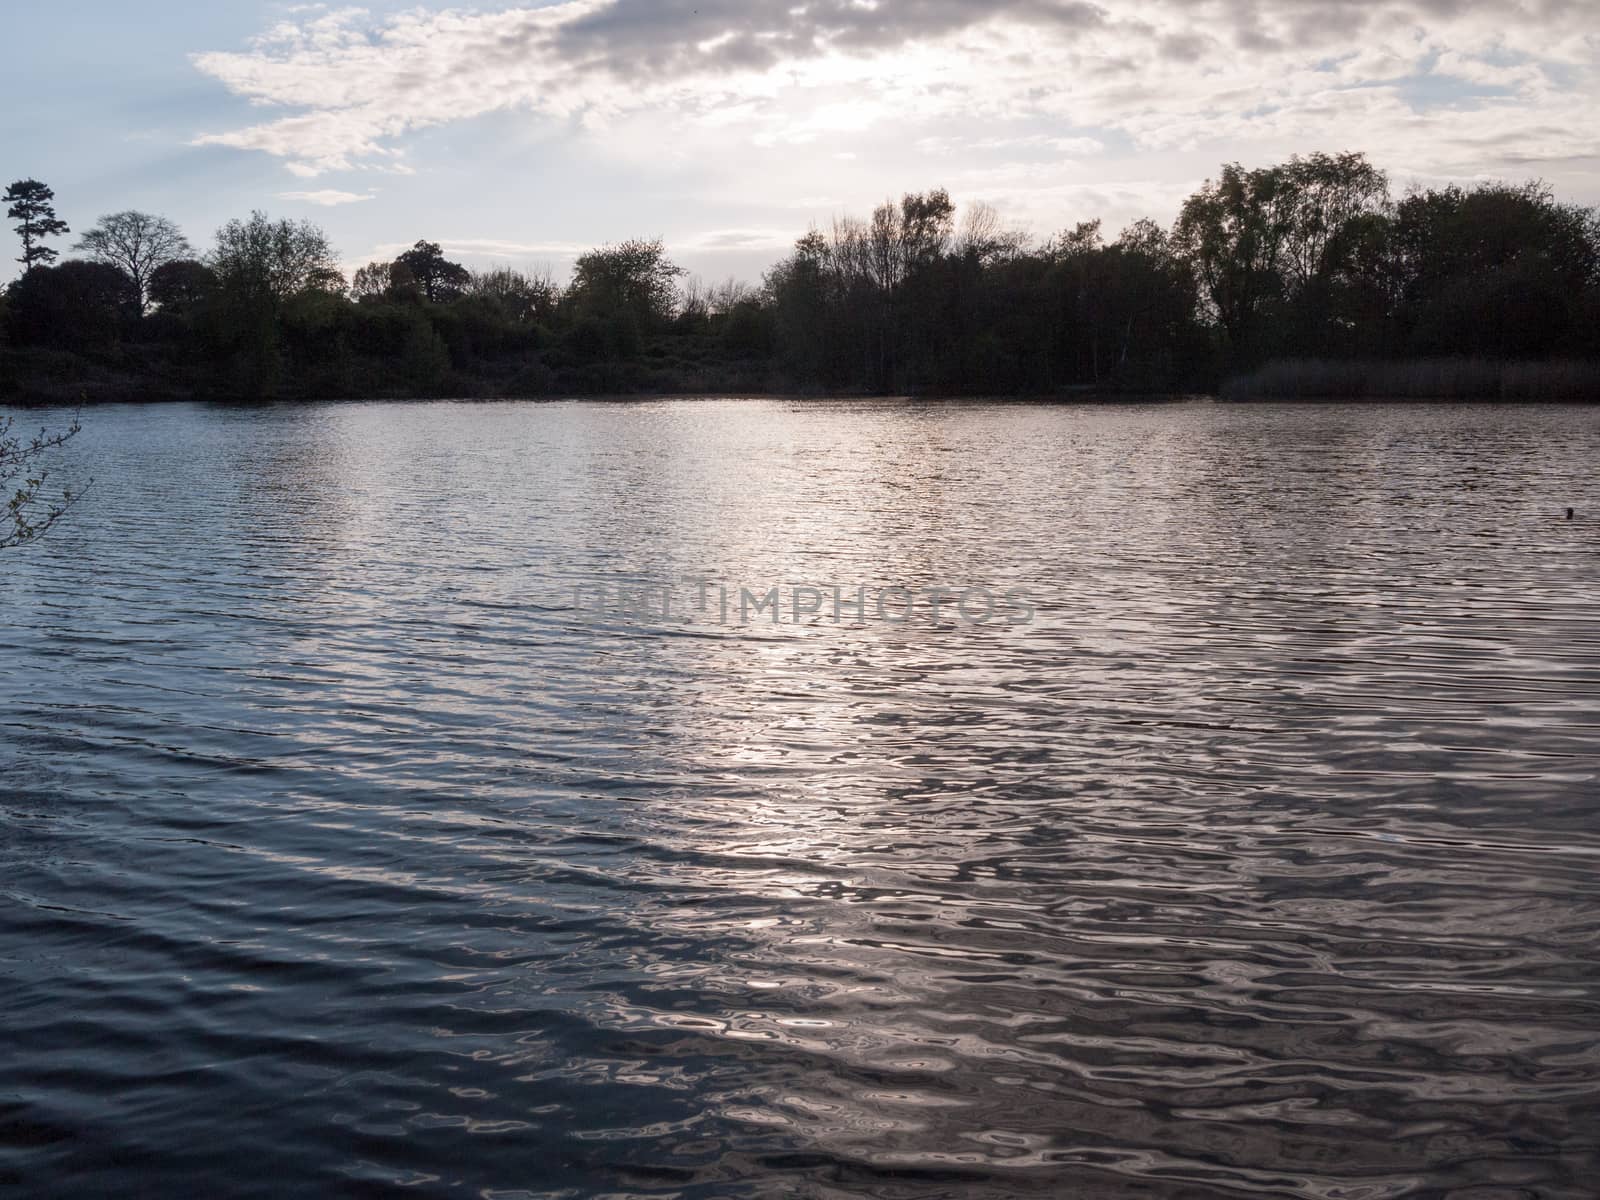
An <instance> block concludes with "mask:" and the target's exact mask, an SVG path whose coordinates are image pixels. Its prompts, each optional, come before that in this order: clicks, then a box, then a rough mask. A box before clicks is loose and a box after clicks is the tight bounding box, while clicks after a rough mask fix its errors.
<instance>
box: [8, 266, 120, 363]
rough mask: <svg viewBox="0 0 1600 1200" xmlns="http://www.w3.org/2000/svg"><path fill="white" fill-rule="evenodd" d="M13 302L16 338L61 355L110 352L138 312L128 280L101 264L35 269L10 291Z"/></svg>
mask: <svg viewBox="0 0 1600 1200" xmlns="http://www.w3.org/2000/svg"><path fill="white" fill-rule="evenodd" d="M9 299H10V305H9V309H10V314H9V322H10V329H11V336H12V338H13V339H14V340H15V341H16V342H17V343H18V344H20V345H26V346H49V347H53V348H55V349H59V350H94V349H100V348H104V347H108V346H111V345H113V344H114V343H115V342H116V341H117V340H118V339H119V337H120V335H121V333H122V327H123V325H124V323H125V322H127V321H129V320H131V319H132V318H133V316H134V315H135V314H136V313H137V311H138V307H137V306H138V299H137V294H136V293H135V292H134V290H133V283H132V282H131V281H130V280H129V279H128V277H127V276H126V275H124V274H123V273H122V272H121V271H119V270H117V268H115V267H113V266H110V265H109V264H106V263H96V262H80V261H68V262H64V263H62V264H61V265H60V266H58V267H35V268H34V269H33V270H32V271H29V272H28V273H27V274H26V275H24V276H23V277H22V278H21V279H19V280H17V281H16V282H15V283H13V284H12V285H11V290H10V294H9Z"/></svg>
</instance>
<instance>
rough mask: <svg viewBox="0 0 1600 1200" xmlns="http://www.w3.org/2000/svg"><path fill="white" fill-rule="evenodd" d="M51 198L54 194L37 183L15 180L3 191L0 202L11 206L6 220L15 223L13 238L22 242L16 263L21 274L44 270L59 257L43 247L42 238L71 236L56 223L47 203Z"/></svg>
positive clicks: (35, 180) (65, 227) (60, 224)
mask: <svg viewBox="0 0 1600 1200" xmlns="http://www.w3.org/2000/svg"><path fill="white" fill-rule="evenodd" d="M55 198H56V194H55V193H54V192H53V191H51V190H50V189H49V188H48V187H46V186H45V185H44V184H42V183H40V182H39V181H38V180H37V179H19V180H17V182H16V183H13V184H12V185H11V186H10V187H9V188H7V189H6V194H5V196H4V197H3V199H4V202H5V203H7V204H9V205H10V206H11V207H10V208H8V209H7V210H6V216H8V217H10V218H11V219H12V220H13V221H16V222H17V226H16V230H17V235H18V236H19V237H21V238H22V257H21V258H19V259H17V261H18V262H19V263H21V264H22V269H23V271H25V272H26V271H31V270H33V268H34V267H47V266H49V265H50V264H51V263H53V262H55V260H56V259H57V257H59V256H58V255H57V253H56V251H54V250H52V249H51V248H50V247H48V246H46V245H44V244H43V242H44V239H45V238H51V237H60V236H61V235H62V234H64V233H70V232H72V231H71V230H69V229H68V228H67V223H66V222H65V221H60V220H57V219H56V210H55V206H54V205H53V204H52V203H51V202H52V201H53V200H55Z"/></svg>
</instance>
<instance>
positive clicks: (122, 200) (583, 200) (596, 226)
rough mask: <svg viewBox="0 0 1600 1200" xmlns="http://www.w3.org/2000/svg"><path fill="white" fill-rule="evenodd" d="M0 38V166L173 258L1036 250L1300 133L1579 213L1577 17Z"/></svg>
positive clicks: (541, 11)
mask: <svg viewBox="0 0 1600 1200" xmlns="http://www.w3.org/2000/svg"><path fill="white" fill-rule="evenodd" d="M6 24H7V32H6V38H5V46H4V48H3V49H0V96H3V99H4V109H3V115H0V122H3V124H4V128H5V136H4V139H3V141H0V146H3V154H4V160H5V161H4V163H3V164H0V172H5V173H8V174H6V176H5V178H6V180H10V179H14V178H21V177H25V176H34V177H37V178H40V179H43V180H45V181H46V182H48V183H50V184H51V185H52V186H53V187H54V188H55V189H56V193H57V199H58V208H59V210H60V213H61V215H62V216H63V217H64V218H65V219H66V220H68V221H69V222H70V223H71V224H72V225H73V227H74V229H81V228H84V227H86V226H87V225H88V224H89V223H91V222H92V221H93V219H94V218H95V217H96V216H97V215H99V214H100V213H103V212H107V211H113V210H116V209H120V208H141V209H146V210H149V211H154V212H160V213H164V214H166V215H169V216H171V217H173V218H174V219H176V220H178V221H179V222H180V223H181V224H182V225H183V226H184V227H185V229H186V230H187V231H188V232H189V234H190V236H191V238H193V239H194V240H195V241H196V242H197V243H198V244H200V245H202V246H204V244H205V243H206V242H207V241H208V240H209V232H210V231H211V230H213V229H214V228H215V227H216V226H217V225H218V224H219V223H221V222H222V221H223V220H225V219H227V218H229V217H231V216H236V215H243V214H245V213H248V212H249V211H250V209H252V208H263V209H265V210H267V211H268V212H270V213H272V214H273V215H288V216H296V217H299V216H307V217H311V218H314V219H316V220H317V221H319V222H321V223H322V224H323V225H324V226H325V227H326V228H327V229H328V231H329V232H330V234H331V235H332V236H333V239H334V241H335V244H336V245H337V247H338V248H339V250H340V252H341V255H342V256H343V257H344V258H345V259H346V260H347V261H348V262H350V263H359V262H364V261H367V260H368V259H370V258H377V257H391V256H392V255H393V254H394V253H395V252H396V251H397V250H398V249H400V248H402V247H404V246H406V245H409V244H410V243H411V242H414V241H415V240H417V239H418V238H421V237H426V238H428V239H430V240H434V241H439V242H442V243H444V245H445V246H446V247H447V249H449V250H450V251H452V252H453V253H454V254H455V256H457V257H459V258H461V259H463V260H464V261H467V262H470V263H472V264H474V265H482V264H487V263H489V262H504V263H510V264H513V265H524V266H531V265H537V264H548V265H551V266H553V267H554V268H555V269H556V270H557V271H558V273H561V272H564V270H565V268H566V266H567V265H568V264H569V263H570V261H571V258H572V256H573V254H574V253H576V252H578V251H580V250H582V249H584V248H587V247H589V246H592V245H596V244H599V243H601V242H605V241H608V240H616V239H620V238H623V237H628V236H633V235H644V236H654V235H661V236H663V237H665V238H666V239H667V242H668V244H669V245H670V246H671V247H672V249H673V251H674V254H675V256H676V257H677V258H678V259H679V261H681V262H683V263H685V264H686V265H688V266H689V267H691V268H692V269H693V270H695V271H696V272H698V273H700V274H702V275H704V276H706V277H707V278H708V279H711V278H721V277H724V276H727V275H730V274H732V275H738V276H741V277H744V278H755V277H757V276H759V273H760V271H761V269H762V268H763V266H765V265H766V264H767V263H769V262H771V261H772V260H773V259H774V258H775V257H777V256H778V255H780V254H781V253H782V252H783V250H784V248H785V247H786V246H787V245H788V244H790V243H792V241H793V239H794V238H795V237H796V236H797V235H798V234H800V233H802V232H804V231H805V229H806V228H807V227H808V226H809V225H810V224H812V223H813V222H816V223H826V222H827V221H828V219H829V218H830V217H831V216H833V215H834V214H836V213H840V212H864V211H865V210H866V209H868V208H870V206H871V205H872V204H873V203H875V202H876V201H878V200H881V199H883V198H884V197H886V196H888V195H890V194H895V193H899V192H902V191H906V190H922V189H925V188H929V187H935V186H944V187H947V188H949V189H950V191H951V192H952V194H953V195H954V196H955V197H956V199H957V200H958V201H975V200H982V201H986V202H988V203H991V204H993V205H995V206H996V207H997V208H998V209H1000V211H1001V213H1002V215H1003V216H1004V217H1005V218H1006V219H1007V220H1008V221H1009V222H1011V223H1013V224H1015V225H1018V226H1023V227H1026V228H1028V229H1030V230H1032V231H1034V232H1035V233H1037V234H1040V235H1047V234H1048V233H1050V232H1051V231H1053V230H1056V229H1060V228H1064V227H1067V226H1070V225H1071V224H1073V223H1074V222H1076V221H1079V220H1084V219H1088V218H1090V217H1095V216H1101V217H1104V218H1106V220H1107V224H1108V226H1109V227H1111V228H1116V227H1119V226H1120V225H1122V224H1124V223H1126V222H1127V221H1129V220H1132V219H1134V218H1136V217H1139V216H1143V215H1148V216H1153V217H1156V218H1157V219H1159V220H1161V221H1163V222H1166V221H1168V220H1170V219H1171V218H1172V216H1173V215H1174V214H1175V212H1176V209H1177V205H1178V203H1179V201H1180V200H1181V198H1182V197H1183V196H1184V195H1185V194H1186V193H1187V192H1188V191H1189V190H1191V189H1192V188H1193V187H1194V186H1195V185H1196V184H1198V183H1199V182H1201V181H1202V180H1203V179H1205V178H1206V176H1207V175H1209V174H1211V173H1213V172H1214V171H1215V169H1216V167H1217V165H1218V164H1219V163H1222V162H1224V161H1232V160H1238V161H1241V162H1244V163H1245V164H1247V165H1258V164H1263V163H1267V162H1273V161H1278V160H1280V159H1282V158H1286V157H1287V156H1288V155H1289V154H1291V153H1294V152H1296V151H1309V150H1317V149H1323V150H1330V151H1334V150H1345V149H1360V150H1366V151H1367V152H1369V153H1370V154H1371V155H1372V157H1373V158H1374V159H1375V160H1376V161H1377V162H1378V163H1379V164H1380V165H1382V166H1384V167H1386V168H1387V169H1389V170H1390V171H1391V173H1392V174H1393V176H1394V178H1395V180H1396V183H1397V186H1398V187H1404V186H1405V185H1406V184H1407V183H1409V182H1412V181H1420V182H1426V183H1434V182H1438V181H1442V180H1472V179H1477V178H1482V177H1489V176H1500V177H1511V178H1516V179H1524V178H1529V177H1533V176H1538V177H1542V178H1544V179H1546V180H1548V181H1549V182H1550V183H1551V184H1552V185H1554V186H1555V188H1556V189H1557V191H1558V192H1559V193H1561V194H1562V195H1563V196H1564V197H1566V198H1570V199H1575V200H1581V201H1583V202H1585V203H1597V202H1600V119H1597V114H1600V13H1597V11H1596V9H1595V4H1594V0H1515V2H1513V0H1505V2H1497V3H1474V2H1472V0H1320V2H1318V0H565V2H554V3H543V4H539V3H522V4H498V5H486V6H481V7H457V6H452V5H447V4H442V3H421V4H419V3H416V2H415V0H409V2H407V3H388V2H386V0H374V2H372V3H369V4H367V5H366V6H365V7H362V8H350V7H341V6H337V5H320V4H289V3H262V2H258V0H230V2H228V3H226V4H218V3H216V2H215V0H207V2H205V3H201V2H199V0H158V2H157V3H154V4H132V3H129V2H128V0H55V2H53V3H50V4H29V5H25V6H23V5H18V6H15V10H14V11H11V12H8V14H7V18H6ZM14 253H15V251H11V252H9V253H8V254H7V255H6V257H7V258H10V257H12V256H14Z"/></svg>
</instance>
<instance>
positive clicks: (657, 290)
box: [0, 154, 1600, 397]
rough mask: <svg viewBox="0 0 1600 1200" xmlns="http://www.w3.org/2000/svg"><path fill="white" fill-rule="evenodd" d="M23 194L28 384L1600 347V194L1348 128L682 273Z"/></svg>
mask: <svg viewBox="0 0 1600 1200" xmlns="http://www.w3.org/2000/svg"><path fill="white" fill-rule="evenodd" d="M5 201H6V202H7V203H8V204H9V205H10V208H9V209H8V212H9V215H10V216H11V218H12V219H13V220H15V221H17V222H18V224H17V226H16V228H17V231H18V234H19V236H20V238H21V240H22V244H23V256H22V259H21V260H20V261H21V262H22V264H23V268H24V270H23V274H22V276H21V278H19V279H18V280H17V281H16V282H14V283H13V284H12V285H11V286H10V288H9V289H8V290H7V291H6V294H5V296H4V298H3V301H0V306H3V311H0V330H3V337H4V343H3V347H0V388H4V389H5V390H6V391H7V392H8V393H11V394H17V393H22V394H35V395H41V396H48V395H52V394H56V395H63V396H64V395H67V394H76V393H77V392H81V391H85V390H87V391H90V392H91V393H94V394H100V395H135V396H141V395H144V396H184V395H194V396H226V397H270V396H303V397H356V396H430V395H445V394H449V395H467V396H470V395H503V396H542V395H552V394H573V393H587V394H593V393H616V392H685V391H687V392H695V391H710V392H761V391H832V392H863V393H901V392H914V393H944V394H1000V393H1006V394H1037V395H1051V394H1059V393H1064V392H1068V391H1073V390H1079V389H1100V390H1122V391H1173V390H1191V389H1211V388H1215V387H1217V386H1219V385H1220V384H1221V383H1222V382H1223V381H1224V380H1226V379H1229V378H1230V377H1238V376H1248V377H1250V378H1255V379H1262V380H1270V379H1274V378H1289V377H1291V376H1292V377H1293V378H1294V379H1295V380H1296V381H1297V386H1300V387H1301V390H1305V387H1304V383H1305V379H1306V377H1307V371H1306V370H1305V369H1303V368H1302V369H1298V372H1288V373H1285V371H1284V370H1282V369H1281V364H1282V363H1283V362H1284V361H1285V360H1315V361H1316V362H1317V364H1319V365H1318V367H1317V370H1318V371H1320V372H1323V373H1324V374H1325V375H1326V376H1327V377H1328V378H1331V379H1335V380H1340V381H1343V380H1345V379H1346V378H1347V377H1348V378H1349V379H1355V378H1356V376H1357V375H1359V374H1360V371H1359V370H1358V369H1357V368H1356V367H1355V365H1354V364H1358V363H1372V362H1379V363H1385V362H1386V363H1390V364H1393V363H1399V362H1402V361H1410V360H1429V361H1441V360H1448V359H1459V360H1474V361H1479V362H1485V361H1487V362H1503V363H1508V364H1512V363H1527V362H1530V361H1546V362H1548V361H1551V360H1596V359H1600V218H1597V214H1596V212H1595V211H1594V210H1592V209H1587V208H1584V207H1581V206H1578V205H1573V204H1567V203H1563V202H1561V201H1559V200H1557V199H1556V198H1555V197H1554V196H1553V195H1552V194H1551V193H1550V191H1549V190H1548V189H1547V188H1546V187H1544V186H1543V185H1541V184H1538V183H1528V184H1522V185H1507V184H1501V183H1489V184H1482V185H1480V186H1478V187H1476V188H1472V189H1463V188H1459V187H1449V188H1442V189H1434V190H1427V191H1414V192H1412V193H1409V194H1407V195H1404V196H1402V197H1399V198H1396V197H1395V196H1394V195H1393V193H1392V190H1391V187H1390V184H1389V181H1388V179H1387V178H1386V177H1385V175H1384V174H1383V172H1381V171H1379V170H1378V169H1376V168H1375V167H1374V166H1372V164H1371V163H1369V162H1368V161H1367V160H1366V159H1365V158H1364V157H1363V156H1361V155H1358V154H1345V155H1336V156H1332V155H1323V154H1316V155H1311V156H1309V157H1306V158H1295V159H1292V160H1290V161H1289V162H1288V163H1284V164H1281V165H1278V166H1274V167H1268V168H1264V169H1260V170H1245V169H1243V168H1241V167H1239V166H1237V165H1230V166H1227V167H1225V168H1224V169H1223V170H1222V172H1221V174H1220V176H1219V177H1218V178H1217V179H1215V180H1212V181H1209V182H1207V183H1206V185H1205V186H1204V187H1203V188H1201V189H1200V190H1199V191H1198V192H1196V193H1195V194H1194V195H1193V196H1191V197H1190V198H1189V199H1188V200H1187V201H1186V202H1185V204H1184V205H1183V208H1182V211H1181V212H1180V214H1179V216H1178V219H1177V220H1176V222H1175V223H1174V224H1173V225H1172V227H1171V228H1162V227H1161V226H1159V225H1157V224H1156V223H1154V222H1151V221H1139V222H1137V223H1135V224H1134V225H1132V226H1130V227H1129V228H1127V229H1125V230H1123V231H1122V232H1121V233H1120V234H1118V235H1116V236H1115V237H1114V238H1108V237H1107V236H1106V235H1105V234H1104V232H1103V230H1102V228H1101V225H1100V223H1099V222H1088V223H1083V224H1079V225H1077V226H1075V227H1074V228H1072V229H1071V230H1069V231H1066V232H1064V233H1061V234H1059V235H1056V236H1054V237H1051V238H1049V239H1048V240H1046V241H1043V242H1042V243H1036V242H1034V241H1033V240H1032V239H1031V238H1029V237H1028V236H1026V235H1024V234H1022V233H1020V232H1018V231H1015V230H1009V229H1007V228H1005V227H1004V226H1003V225H1002V223H1001V222H1000V220H999V219H998V217H997V216H996V214H995V213H994V212H993V211H992V210H990V209H987V208H985V207H983V206H981V205H979V206H974V207H971V208H969V209H967V210H966V211H965V213H963V214H959V215H958V213H957V210H956V206H955V204H954V203H953V202H952V200H951V198H950V196H949V195H948V194H947V193H946V192H944V191H942V190H935V191H931V192H927V193H921V194H909V195H906V196H905V197H904V198H902V199H901V200H900V201H898V202H891V203H886V204H884V205H882V206H880V207H879V208H878V209H877V210H876V211H874V212H873V213H872V214H871V215H870V217H868V218H865V219H852V218H844V219H839V220H836V221H835V222H834V223H833V224H832V226H831V227H830V228H828V229H826V230H819V229H813V230H811V231H810V232H808V233H807V234H806V235H805V236H803V237H802V238H800V239H799V241H798V242H797V243H796V244H795V247H794V249H793V251H792V252H791V253H790V254H789V255H788V256H787V257H785V258H784V259H783V260H782V261H781V262H779V263H778V264H777V265H775V266H774V267H773V268H772V269H771V270H770V271H769V272H768V273H767V275H766V277H765V279H764V280H763V281H762V283H761V285H760V286H759V287H752V286H747V285H743V284H739V283H737V282H732V281H730V282H729V283H726V284H723V285H720V286H716V287H707V286H705V285H704V284H702V283H700V282H699V281H698V280H691V279H688V278H687V277H686V275H685V272H684V271H683V270H682V269H681V268H679V267H678V266H676V265H675V264H674V263H673V262H672V261H671V260H670V258H669V257H668V254H667V252H666V249H665V247H664V246H663V244H662V243H661V242H660V241H659V240H655V241H646V240H634V241H628V242H623V243H621V244H618V245H611V246H605V247H602V248H600V249H597V250H594V251H591V252H590V253H588V254H585V255H583V256H582V257H580V258H579V259H578V261H577V264H576V266H575V268H574V270H573V273H572V275H571V277H570V278H569V279H568V280H566V281H564V282H563V281H558V280H556V279H555V278H553V277H551V276H550V275H549V274H547V273H531V274H530V273H527V272H521V271H516V270H512V269H509V268H500V269H496V270H490V271H470V270H467V269H466V268H465V267H463V266H462V265H461V264H458V263H455V262H452V261H450V260H449V259H447V258H446V257H445V255H444V253H443V251H442V249H441V247H440V246H439V245H437V244H435V243H431V242H427V241H419V242H418V243H417V244H416V245H415V246H414V247H413V248H412V249H410V250H408V251H406V252H405V253H404V254H402V255H400V256H399V257H398V258H397V259H395V260H394V261H392V262H382V263H372V264H369V265H368V266H365V267H363V268H361V269H360V270H358V271H356V272H355V274H354V277H353V278H351V279H348V280H347V279H346V278H345V277H344V276H343V275H342V274H341V273H340V271H339V269H338V266H337V259H336V256H335V254H334V253H333V250H332V248H331V247H330V246H329V244H328V239H327V237H326V236H325V235H324V234H323V232H322V231H321V230H320V229H319V228H317V227H316V226H315V225H313V224H310V223H308V222H294V221H282V220H277V221H275V220H272V219H270V218H268V217H267V216H265V215H263V214H261V213H256V214H253V215H252V216H251V217H250V218H249V219H248V220H239V221H232V222H229V223H228V224H227V225H225V226H223V227H222V229H220V230H218V231H217V234H216V236H215V239H214V245H213V247H212V249H211V250H210V252H209V253H207V254H205V255H204V256H200V255H197V254H196V252H195V251H194V249H193V247H192V246H191V245H190V244H189V243H188V241H187V240H186V239H185V238H184V236H183V234H182V233H181V232H180V231H179V230H178V229H177V228H176V227H175V226H173V225H172V223H171V222H169V221H166V220H164V219H162V218H159V217H154V216H150V215H148V214H144V213H139V212H123V213H116V214H112V215H110V216H107V217H103V218H102V219H101V220H100V222H99V223H98V224H97V225H96V226H95V227H94V229H92V230H90V231H89V232H88V233H87V234H85V235H84V236H83V237H82V239H81V240H80V241H79V242H78V243H77V244H76V246H75V247H74V249H75V251H76V253H77V254H78V255H80V257H78V258H75V259H70V260H67V261H63V262H60V263H57V262H56V258H57V254H56V252H55V251H54V250H53V249H51V248H50V247H49V246H48V244H47V243H48V242H49V241H50V240H51V239H54V238H59V237H62V236H64V235H65V234H67V233H68V232H70V231H68V230H67V229H66V227H65V225H64V224H63V223H62V222H61V221H59V220H58V219H57V218H56V215H55V212H54V208H53V201H54V196H53V194H52V193H51V192H50V189H49V188H48V187H47V186H45V185H44V184H42V183H39V182H38V181H35V180H24V181H21V182H19V183H17V184H14V185H12V187H11V189H10V190H9V191H8V192H7V193H6V196H5ZM1269 364H1279V365H1280V367H1274V368H1273V369H1268V370H1262V368H1263V367H1265V366H1268V365H1269ZM1330 364H1332V366H1331V367H1330ZM1340 364H1343V366H1340ZM1252 373H1253V374H1252ZM1379 377H1382V376H1381V375H1380V376H1374V378H1379ZM1429 377H1430V378H1432V377H1433V376H1429ZM1518 377H1519V378H1523V379H1531V378H1534V376H1531V375H1528V373H1527V372H1523V373H1522V374H1521V375H1520V376H1518ZM1547 377H1548V378H1556V377H1555V376H1547V375H1540V376H1538V378H1540V379H1544V378H1547ZM1451 378H1460V379H1468V378H1472V379H1480V380H1482V379H1487V378H1491V376H1490V375H1485V374H1483V373H1482V372H1481V371H1480V372H1478V373H1476V374H1474V373H1473V372H1466V373H1460V374H1458V375H1455V376H1451ZM1340 386H1345V384H1344V383H1343V382H1341V383H1340ZM1351 386H1354V385H1353V384H1352V385H1351ZM1484 386H1487V385H1484Z"/></svg>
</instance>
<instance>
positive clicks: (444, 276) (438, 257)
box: [395, 242, 472, 304]
mask: <svg viewBox="0 0 1600 1200" xmlns="http://www.w3.org/2000/svg"><path fill="white" fill-rule="evenodd" d="M395 262H396V264H398V265H399V266H402V267H404V268H405V269H406V270H408V271H410V272H411V278H412V279H413V280H415V281H416V284H417V286H418V287H419V288H421V289H422V294H423V296H425V297H426V298H427V299H428V301H429V302H430V303H434V304H439V303H444V302H446V301H449V300H456V299H459V298H460V297H461V295H462V294H463V293H464V292H465V291H466V288H467V284H469V283H470V282H472V274H471V272H469V271H468V270H467V269H466V268H465V267H463V266H462V265H461V264H460V263H453V262H450V261H449V260H447V259H446V258H445V256H444V251H443V250H442V249H441V248H440V247H439V244H438V243H437V242H418V243H417V244H416V245H415V246H413V247H411V249H409V250H407V251H406V252H405V253H404V254H402V255H401V256H400V257H399V258H397V259H396V260H395Z"/></svg>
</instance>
